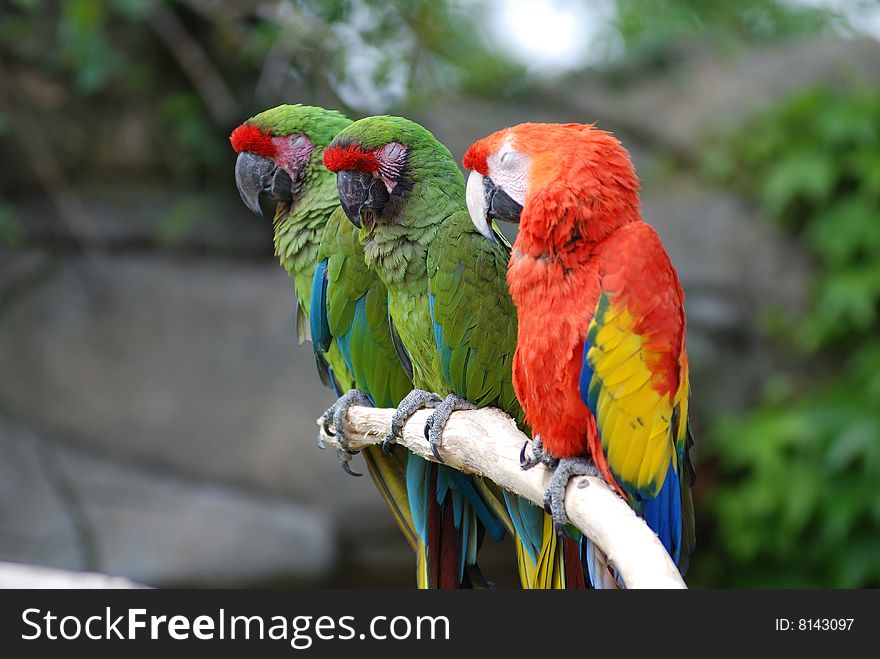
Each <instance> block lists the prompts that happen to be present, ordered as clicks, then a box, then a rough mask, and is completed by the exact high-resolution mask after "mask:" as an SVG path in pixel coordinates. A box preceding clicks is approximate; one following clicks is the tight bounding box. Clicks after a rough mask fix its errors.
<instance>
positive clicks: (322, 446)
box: [317, 434, 327, 451]
mask: <svg viewBox="0 0 880 659" xmlns="http://www.w3.org/2000/svg"><path fill="white" fill-rule="evenodd" d="M317 444H318V448H319V449H321V450H322V451H323V450H324V449H325V448H327V445H326V444H325V443H324V438H323V437H321V435H320V434H319V435H318V441H317Z"/></svg>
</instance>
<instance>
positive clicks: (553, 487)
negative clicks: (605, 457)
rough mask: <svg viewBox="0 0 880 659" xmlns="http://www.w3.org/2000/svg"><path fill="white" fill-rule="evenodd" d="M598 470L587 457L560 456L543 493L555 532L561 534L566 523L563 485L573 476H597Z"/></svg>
mask: <svg viewBox="0 0 880 659" xmlns="http://www.w3.org/2000/svg"><path fill="white" fill-rule="evenodd" d="M598 475H599V470H598V469H596V465H594V464H593V461H592V460H590V459H588V458H562V459H560V460H559V464H557V465H556V469H555V470H554V472H553V476H552V477H551V478H550V485H549V486H548V487H547V491H546V492H545V493H544V510H546V511H547V512H548V513H550V514H551V515H552V516H553V526H554V528H555V529H556V533H557V534H559V535H561V534H562V533H563V532H564V531H565V527H566V525H567V524H568V515H567V514H566V512H565V487H566V485H568V481H570V480H571V479H572V478H574V477H575V476H598Z"/></svg>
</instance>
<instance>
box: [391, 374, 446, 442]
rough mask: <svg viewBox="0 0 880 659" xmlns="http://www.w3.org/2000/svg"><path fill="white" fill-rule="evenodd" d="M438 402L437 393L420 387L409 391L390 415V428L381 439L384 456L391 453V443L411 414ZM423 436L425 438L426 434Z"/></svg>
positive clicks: (401, 430) (433, 405) (398, 436)
mask: <svg viewBox="0 0 880 659" xmlns="http://www.w3.org/2000/svg"><path fill="white" fill-rule="evenodd" d="M439 402H440V397H439V396H437V394H432V393H431V392H430V391H423V390H421V389H413V390H412V391H410V392H409V393H408V394H407V395H406V396H405V397H404V399H403V400H402V401H400V405H398V406H397V409H396V410H395V411H394V416H392V417H391V428H390V429H389V430H388V432H387V433H386V434H385V438H384V439H383V440H382V453H383V454H384V455H385V456H388V455H391V445H392V444H394V443H395V442H396V441H397V440H398V439H399V438H400V435H401V433H403V427H404V426H405V425H406V422H407V421H409V418H410V417H411V416H412V415H413V414H415V413H416V412H418V411H419V410H421V409H424V408H433V407H436V406H437V403H439ZM425 438H426V439H427V434H426V435H425Z"/></svg>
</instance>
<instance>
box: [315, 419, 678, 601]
mask: <svg viewBox="0 0 880 659" xmlns="http://www.w3.org/2000/svg"><path fill="white" fill-rule="evenodd" d="M393 412H394V410H390V409H376V408H370V407H351V408H349V410H348V415H347V418H346V427H345V430H346V432H347V434H348V436H349V438H350V439H351V442H350V445H351V448H352V449H361V448H363V447H364V446H368V445H370V444H379V443H381V442H382V439H383V438H384V437H385V433H386V432H387V430H388V428H390V427H391V415H392V414H393ZM429 413H430V412H429V411H427V410H425V411H421V412H417V413H416V414H415V415H414V416H413V417H412V418H411V419H410V421H409V423H407V424H406V427H405V428H404V430H403V437H402V438H401V439H400V440H399V441H398V444H401V445H403V446H405V447H406V448H408V449H409V450H410V451H412V452H413V453H416V454H418V455H420V456H422V457H423V458H426V459H428V460H432V461H433V460H434V457H433V455H432V454H431V449H430V445H429V444H428V442H427V440H426V439H425V435H424V427H425V421H426V420H427V418H428V415H429ZM318 426H319V427H320V420H319V421H318ZM320 432H321V438H322V439H323V441H324V443H326V444H327V445H328V446H333V447H335V448H339V444H338V443H337V442H336V441H335V438H334V437H329V436H328V435H327V434H326V433H324V431H323V429H322V430H321V431H320ZM527 439H528V438H527V437H526V436H525V435H523V434H522V433H521V432H520V431H519V429H518V428H517V427H516V424H515V423H514V422H513V420H512V419H511V418H510V417H509V416H507V415H506V414H504V413H503V412H501V411H500V410H495V409H482V410H476V411H472V412H456V413H454V414H453V415H452V416H451V417H450V419H449V423H448V424H447V425H446V428H445V430H444V432H443V446H442V448H441V449H440V454H441V455H442V456H443V458H444V459H445V460H446V464H447V465H449V466H450V467H454V468H456V469H458V470H459V471H462V472H465V473H471V474H477V475H480V476H483V477H484V478H488V479H490V480H492V481H494V482H496V483H498V484H499V485H501V486H502V487H504V488H507V489H508V490H510V491H511V492H514V493H516V494H518V495H520V496H522V497H525V498H526V499H529V500H530V501H532V502H533V503H535V504H537V505H539V506H543V501H544V492H545V490H546V489H547V485H548V484H549V482H550V476H551V474H552V472H551V470H550V469H548V468H547V467H545V466H544V465H538V466H536V467H534V468H532V469H529V470H527V471H523V470H522V469H521V468H520V466H519V454H520V449H521V448H522V446H523V443H524V442H525V441H527ZM565 511H566V513H567V514H568V517H569V519H570V520H571V523H572V524H574V525H575V526H576V527H577V528H578V529H579V530H580V531H581V532H582V533H583V534H584V535H586V536H587V537H588V538H590V540H592V541H593V542H594V543H595V545H596V546H597V547H598V548H599V549H600V550H601V551H602V552H603V553H604V554H605V555H606V556H607V557H608V559H609V560H610V561H611V563H612V564H613V565H614V566H615V567H616V568H617V570H618V572H619V573H620V576H621V578H622V579H623V582H624V583H625V584H626V586H627V588H686V586H685V584H684V581H683V580H682V578H681V575H680V574H679V572H678V569H677V568H676V567H675V565H674V564H673V562H672V559H671V558H670V557H669V554H668V553H667V552H666V549H664V547H663V545H662V544H661V543H660V540H659V539H658V538H657V535H656V534H655V533H654V532H653V531H651V529H650V528H648V526H647V525H646V524H645V523H644V522H643V521H642V520H641V519H640V518H639V517H637V516H636V514H635V513H634V512H633V511H632V509H631V508H630V507H629V506H628V505H627V504H626V502H624V501H623V499H621V498H620V497H619V496H618V495H617V493H615V492H614V491H613V490H612V489H611V488H610V487H608V485H607V484H606V483H605V482H604V481H603V480H602V479H599V478H587V477H583V476H581V477H577V478H574V479H572V480H571V481H570V482H569V486H568V488H567V490H566V495H565Z"/></svg>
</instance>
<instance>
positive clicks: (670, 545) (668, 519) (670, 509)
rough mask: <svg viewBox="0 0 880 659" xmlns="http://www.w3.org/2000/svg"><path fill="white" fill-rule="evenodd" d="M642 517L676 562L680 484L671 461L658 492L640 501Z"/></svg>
mask: <svg viewBox="0 0 880 659" xmlns="http://www.w3.org/2000/svg"><path fill="white" fill-rule="evenodd" d="M642 518H643V519H644V520H645V522H646V523H647V525H648V526H649V527H651V530H653V531H654V533H656V534H657V537H659V538H660V542H662V543H663V546H664V547H666V551H668V552H669V555H670V556H671V557H672V559H673V560H674V561H675V563H676V564H677V563H678V560H679V558H680V556H681V484H680V483H679V479H678V474H677V473H676V471H675V468H674V466H673V463H672V461H670V462H669V469H667V471H666V479H665V480H664V481H663V487H662V488H660V492H659V493H658V494H657V496H656V497H654V498H653V499H647V500H644V501H642Z"/></svg>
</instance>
